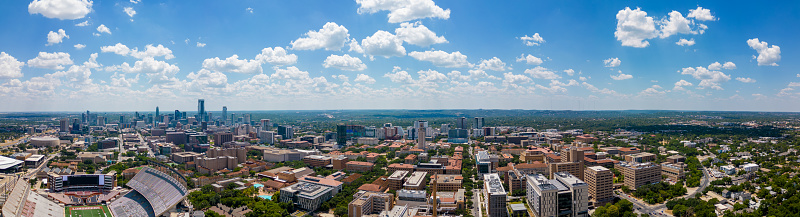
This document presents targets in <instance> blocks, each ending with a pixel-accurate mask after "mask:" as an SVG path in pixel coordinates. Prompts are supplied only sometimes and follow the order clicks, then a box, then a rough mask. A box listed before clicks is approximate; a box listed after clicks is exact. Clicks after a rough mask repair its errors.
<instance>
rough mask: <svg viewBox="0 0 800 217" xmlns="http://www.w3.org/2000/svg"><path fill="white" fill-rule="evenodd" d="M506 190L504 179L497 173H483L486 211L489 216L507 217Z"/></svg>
mask: <svg viewBox="0 0 800 217" xmlns="http://www.w3.org/2000/svg"><path fill="white" fill-rule="evenodd" d="M506 194H507V193H506V190H505V189H504V188H503V181H502V180H501V179H500V176H499V175H497V173H490V174H484V175H483V195H485V198H484V201H486V211H487V212H486V213H488V214H489V215H488V216H489V217H506V216H507V215H508V211H507V209H506Z"/></svg>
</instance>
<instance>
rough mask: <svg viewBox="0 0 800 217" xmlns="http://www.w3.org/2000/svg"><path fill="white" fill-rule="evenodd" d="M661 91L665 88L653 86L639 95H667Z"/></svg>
mask: <svg viewBox="0 0 800 217" xmlns="http://www.w3.org/2000/svg"><path fill="white" fill-rule="evenodd" d="M661 89H663V88H661V86H658V85H653V86H651V87H649V88H647V89H644V90H643V91H642V92H639V95H645V96H654V95H663V94H665V93H666V92H665V91H662V90H661Z"/></svg>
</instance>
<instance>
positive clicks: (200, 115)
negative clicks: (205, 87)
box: [197, 99, 208, 122]
mask: <svg viewBox="0 0 800 217" xmlns="http://www.w3.org/2000/svg"><path fill="white" fill-rule="evenodd" d="M197 121H198V122H203V121H208V120H206V100H204V99H198V100H197Z"/></svg>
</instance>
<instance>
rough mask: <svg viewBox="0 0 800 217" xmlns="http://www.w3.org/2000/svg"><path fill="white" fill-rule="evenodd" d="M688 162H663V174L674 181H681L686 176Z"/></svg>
mask: <svg viewBox="0 0 800 217" xmlns="http://www.w3.org/2000/svg"><path fill="white" fill-rule="evenodd" d="M685 170H686V164H684V163H666V162H665V163H662V164H661V175H663V176H667V178H668V179H670V180H672V181H673V182H677V181H680V180H682V179H684V178H686V174H685V172H684V171H685Z"/></svg>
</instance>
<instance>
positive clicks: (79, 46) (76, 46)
mask: <svg viewBox="0 0 800 217" xmlns="http://www.w3.org/2000/svg"><path fill="white" fill-rule="evenodd" d="M73 47H75V49H78V50H80V49H83V48H85V47H86V45H85V44H75V46H73Z"/></svg>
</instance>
